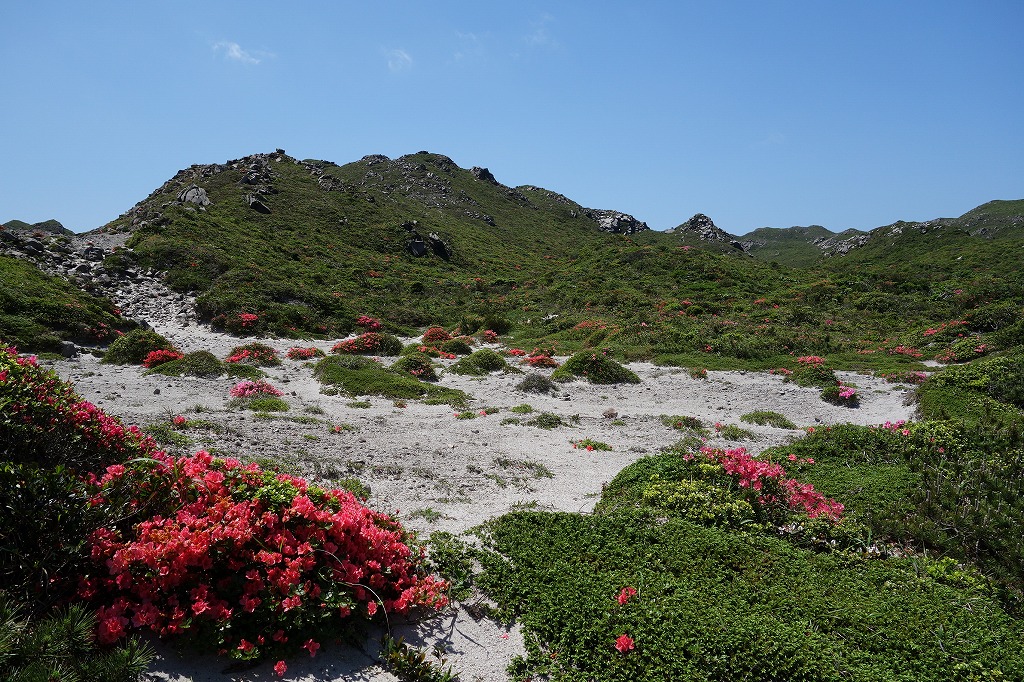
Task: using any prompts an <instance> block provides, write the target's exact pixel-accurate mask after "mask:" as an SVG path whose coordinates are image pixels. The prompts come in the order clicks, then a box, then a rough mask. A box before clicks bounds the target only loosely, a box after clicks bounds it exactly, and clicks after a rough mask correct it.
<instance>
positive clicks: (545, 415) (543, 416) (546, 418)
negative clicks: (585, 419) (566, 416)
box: [526, 412, 565, 429]
mask: <svg viewBox="0 0 1024 682" xmlns="http://www.w3.org/2000/svg"><path fill="white" fill-rule="evenodd" d="M526 423H527V424H528V425H530V426H536V427H538V428H541V429H557V428H558V427H559V426H563V425H565V421H564V420H563V419H562V418H561V417H559V416H558V415H557V414H554V413H553V412H541V413H540V414H538V415H537V416H536V417H534V418H533V419H531V420H530V421H528V422H526Z"/></svg>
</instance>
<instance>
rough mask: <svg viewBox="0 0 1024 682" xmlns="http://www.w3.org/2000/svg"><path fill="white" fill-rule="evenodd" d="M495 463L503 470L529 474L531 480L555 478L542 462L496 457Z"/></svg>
mask: <svg viewBox="0 0 1024 682" xmlns="http://www.w3.org/2000/svg"><path fill="white" fill-rule="evenodd" d="M494 463H495V464H497V465H498V466H499V467H501V468H502V469H506V470H514V471H518V472H523V473H526V474H529V475H530V477H531V478H554V476H555V475H554V474H553V473H551V469H548V468H547V467H546V466H544V465H543V464H541V463H540V462H534V461H531V460H528V459H512V458H510V457H496V458H495V459H494Z"/></svg>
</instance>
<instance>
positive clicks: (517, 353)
mask: <svg viewBox="0 0 1024 682" xmlns="http://www.w3.org/2000/svg"><path fill="white" fill-rule="evenodd" d="M505 355H511V356H512V357H514V358H521V357H523V356H524V355H526V351H525V350H523V349H521V348H509V349H508V350H507V351H505Z"/></svg>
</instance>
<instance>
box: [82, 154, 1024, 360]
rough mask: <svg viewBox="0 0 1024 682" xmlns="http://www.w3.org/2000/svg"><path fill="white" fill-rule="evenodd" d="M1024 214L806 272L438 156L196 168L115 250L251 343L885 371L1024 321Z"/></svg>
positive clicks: (695, 228) (1008, 205)
mask: <svg viewBox="0 0 1024 682" xmlns="http://www.w3.org/2000/svg"><path fill="white" fill-rule="evenodd" d="M1021 203H1022V202H993V203H992V204H986V205H985V206H983V207H979V209H976V210H975V211H972V212H971V213H969V214H967V215H966V216H964V217H962V218H959V219H956V220H945V219H943V220H939V221H932V223H928V224H925V223H921V224H916V223H915V224H913V226H914V227H913V229H911V227H909V226H908V227H904V228H902V229H901V230H896V228H895V227H891V229H890V228H879V229H878V230H875V231H873V232H872V234H871V235H868V236H862V237H859V238H858V239H861V240H866V245H865V246H860V247H858V248H853V249H850V250H849V253H847V254H846V255H837V256H833V257H830V258H828V259H826V260H822V261H819V262H818V263H816V264H814V265H813V266H807V267H790V266H788V265H786V264H784V263H783V262H781V261H779V260H778V259H775V261H774V262H766V261H764V260H761V259H758V258H752V257H751V255H750V253H748V252H746V251H744V250H743V249H742V248H741V247H742V244H739V242H736V243H733V242H734V241H735V240H733V241H730V235H728V234H727V233H725V232H723V231H722V230H720V229H718V228H717V227H715V226H714V224H713V223H712V222H711V220H710V219H709V218H707V217H706V216H700V215H698V216H694V218H691V219H690V221H688V222H687V223H685V224H684V225H681V226H680V227H679V228H677V229H676V230H675V231H674V232H673V233H661V232H653V231H651V230H648V229H647V228H646V225H645V224H643V223H640V222H639V221H637V220H635V219H633V218H632V217H630V216H627V215H624V214H621V213H615V212H611V211H598V210H593V209H588V208H585V207H583V206H581V205H580V204H578V203H576V202H574V201H572V200H570V199H568V198H566V197H564V196H562V195H560V194H557V193H555V192H552V191H549V190H544V189H540V188H538V187H534V186H521V187H517V188H511V187H507V186H505V185H502V184H500V183H499V182H498V181H497V180H496V179H495V178H494V176H493V175H491V173H490V172H489V171H487V170H486V169H482V168H473V169H471V170H467V169H463V168H460V167H458V166H457V165H456V164H455V163H454V162H452V160H451V159H449V158H447V157H445V156H442V155H439V154H431V153H427V152H419V153H417V154H411V155H408V156H403V157H400V158H398V159H388V158H387V157H383V156H368V157H365V158H363V159H361V160H360V161H357V162H354V163H349V164H346V165H341V166H339V165H336V164H333V163H329V162H326V161H312V160H306V161H300V160H297V159H294V158H292V157H289V156H287V155H286V154H285V153H284V152H283V151H280V150H279V151H278V152H275V153H272V154H257V155H253V156H249V157H245V158H243V159H238V160H233V161H229V162H227V163H224V164H210V165H197V166H192V167H190V168H188V169H185V170H182V171H180V172H179V173H178V174H177V175H175V177H174V178H172V179H171V180H169V181H168V182H167V183H165V184H164V185H163V186H161V187H160V188H158V189H157V190H156V191H154V192H153V193H152V194H151V195H150V196H149V197H148V198H147V199H145V200H143V201H142V202H140V203H139V204H137V205H136V206H135V207H134V208H132V209H131V210H130V211H128V212H127V213H125V214H124V215H122V216H121V217H119V218H118V219H117V220H115V221H113V222H111V223H110V224H108V225H106V226H105V227H103V228H101V229H100V232H106V233H129V234H130V239H129V241H128V246H129V247H130V250H123V251H121V252H119V253H118V254H115V257H116V259H117V261H118V263H120V264H121V265H123V266H126V267H127V266H136V265H137V266H140V267H144V268H149V267H152V268H155V269H156V270H158V271H161V272H163V273H165V275H166V281H167V283H168V284H169V285H170V286H171V287H172V288H174V289H177V290H179V291H188V292H192V293H195V294H196V295H197V310H198V313H199V315H200V317H201V318H202V319H204V320H206V321H209V322H211V323H212V324H213V325H214V327H215V328H224V329H227V330H229V331H232V332H237V333H242V334H253V333H255V334H259V333H268V332H269V333H272V334H278V335H286V336H316V335H321V336H332V337H333V336H338V335H341V334H344V333H346V332H348V331H350V330H351V329H352V325H353V322H354V320H356V319H357V318H358V317H359V316H360V315H363V314H368V315H372V316H374V317H377V318H380V319H381V320H382V321H383V322H384V323H385V325H387V326H388V328H389V329H390V330H391V331H405V332H409V333H411V332H412V330H413V329H414V328H416V327H422V326H426V325H428V324H442V325H445V326H447V327H449V328H454V327H456V326H458V327H459V328H460V331H461V332H463V333H473V332H475V331H478V330H479V329H482V328H486V327H488V326H496V327H501V328H502V329H503V330H513V333H514V335H515V337H516V341H517V343H519V344H520V345H523V346H524V347H525V346H527V345H530V344H532V345H534V346H538V347H540V346H543V347H545V348H548V347H549V346H550V347H551V348H549V350H557V351H558V352H560V353H564V354H570V353H573V352H576V351H578V350H582V349H584V348H596V347H601V348H604V349H608V350H609V351H611V352H613V353H614V354H615V355H616V356H617V357H619V358H620V359H627V360H630V359H657V360H659V361H663V362H670V363H675V364H686V365H699V366H708V367H713V366H723V363H725V364H731V365H733V366H735V365H736V362H737V361H740V362H741V363H746V364H747V365H748V366H759V367H771V366H778V365H779V364H780V363H782V362H784V361H785V359H786V358H789V357H790V356H791V355H801V354H816V355H825V354H828V355H830V356H831V357H832V358H833V359H834V360H837V361H840V362H844V360H843V359H844V358H845V359H846V360H845V361H846V364H848V365H849V364H852V365H860V366H863V365H872V366H875V367H878V366H880V365H893V363H895V364H897V365H901V366H902V365H907V364H908V363H910V364H911V365H912V364H913V363H914V362H917V361H918V360H920V359H927V358H929V357H933V356H935V355H937V354H940V353H945V352H947V351H948V350H949V348H948V343H949V342H951V339H946V338H945V337H943V336H940V337H938V338H930V337H929V336H928V335H927V334H926V332H928V330H929V329H934V328H938V327H939V326H941V325H943V324H946V323H949V322H952V321H956V322H958V323H959V322H965V321H966V322H969V323H970V324H968V325H967V326H961V328H959V329H958V330H957V334H959V335H962V336H957V335H954V336H953V338H963V337H964V336H972V337H973V338H974V340H975V341H978V345H979V346H980V345H986V346H987V347H989V348H990V349H992V348H994V346H991V345H990V344H987V343H986V340H985V339H984V338H982V336H981V335H984V334H986V333H991V332H995V331H997V330H998V329H1000V328H1005V327H1006V326H1007V325H1011V326H1012V321H1013V320H1014V319H1015V316H1016V317H1019V313H1020V307H1021V305H1022V304H1024V295H1022V293H1021V292H1022V290H1024V288H1022V278H1024V274H1021V273H1020V272H1019V268H1016V266H1015V265H1013V258H1015V257H1016V256H1017V251H1019V246H1020V241H1019V240H1020V239H1021V237H1020V236H1019V235H1020V226H1019V224H1018V223H1020V222H1021V221H1020V219H1019V214H1020V213H1022V211H1021V210H1020V205H1021ZM897 225H899V224H897ZM907 225H910V224H907ZM923 225H932V227H931V228H927V229H925V228H922V227H920V226H923ZM794 229H795V228H792V229H791V232H792V231H793V230H794ZM922 229H924V231H925V234H921V230H922ZM886 230H888V231H886ZM929 230H930V231H929ZM812 231H813V230H811V229H810V228H808V231H807V234H806V236H807V237H811V236H813V235H812V234H811V233H812ZM897 231H898V232H899V234H896V232H897ZM961 233H963V234H961ZM936 234H938V235H941V236H940V237H935V235H936ZM708 235H710V237H713V240H712V241H708V240H707V239H705V238H704V237H706V236H708ZM886 235H889V236H886ZM893 235H895V237H894V236H893ZM90 236H94V235H92V234H90V235H86V237H90ZM789 237H790V241H793V242H794V243H796V242H800V239H801V238H800V236H799V235H797V234H796V233H795V232H794V234H792V235H789ZM887 240H888V241H887ZM894 240H895V241H894ZM1015 240H1016V241H1015ZM801 248H804V249H806V248H807V244H806V243H804V244H803V246H802V247H801ZM813 248H817V247H813ZM840 251H841V250H840V249H837V253H838V252H840ZM954 252H955V254H956V255H954ZM805 256H806V254H805ZM805 256H802V257H801V258H803V260H808V259H807V258H806V257H805ZM110 260H111V258H108V259H107V261H110ZM783 260H785V259H783ZM798 260H799V259H798ZM107 261H104V263H105V264H106V263H107ZM133 261H137V262H133ZM993 306H995V307H996V308H998V310H994V309H993ZM243 316H244V317H243ZM1004 336H1006V334H1005V333H1004ZM940 340H941V341H942V343H938V342H939V341H940ZM943 344H946V345H943ZM1002 346H1005V344H1002ZM922 347H923V348H922ZM907 348H909V349H910V351H908V352H903V351H902V350H897V349H907ZM919 353H920V354H919ZM854 361H855V362H854ZM903 368H904V369H906V368H907V367H903Z"/></svg>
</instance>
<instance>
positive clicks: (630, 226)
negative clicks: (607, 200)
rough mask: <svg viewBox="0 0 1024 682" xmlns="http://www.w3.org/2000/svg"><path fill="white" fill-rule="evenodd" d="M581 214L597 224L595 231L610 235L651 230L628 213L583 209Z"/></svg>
mask: <svg viewBox="0 0 1024 682" xmlns="http://www.w3.org/2000/svg"><path fill="white" fill-rule="evenodd" d="M583 214H584V215H585V216H587V217H588V218H590V219H592V220H594V221H596V222H597V229H599V230H601V231H602V232H611V233H612V234H636V233H637V232H644V231H645V230H649V229H651V228H650V227H648V226H647V223H645V222H643V221H641V220H637V219H636V218H634V217H633V216H631V215H629V214H628V213H620V212H618V211H606V210H602V209H594V208H585V209H583Z"/></svg>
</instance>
